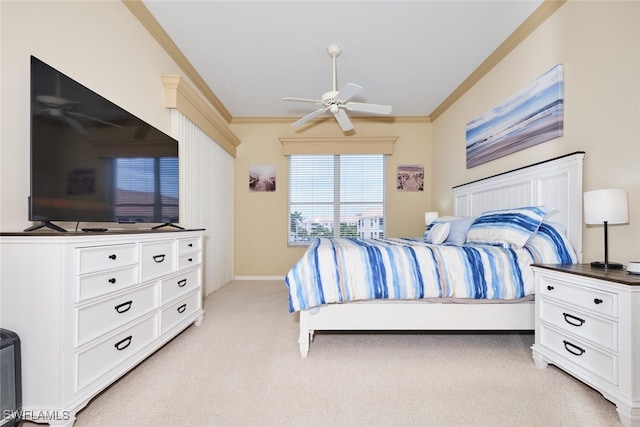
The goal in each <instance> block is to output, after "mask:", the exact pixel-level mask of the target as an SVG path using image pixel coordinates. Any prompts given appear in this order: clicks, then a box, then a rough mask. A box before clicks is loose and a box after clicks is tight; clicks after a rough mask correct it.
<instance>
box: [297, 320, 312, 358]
mask: <svg viewBox="0 0 640 427" xmlns="http://www.w3.org/2000/svg"><path fill="white" fill-rule="evenodd" d="M312 334H313V331H311V330H309V311H308V310H303V311H301V312H300V335H299V336H298V344H299V346H300V355H301V356H302V357H307V355H308V354H309V343H310V336H312Z"/></svg>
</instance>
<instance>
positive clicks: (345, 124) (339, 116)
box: [333, 108, 353, 132]
mask: <svg viewBox="0 0 640 427" xmlns="http://www.w3.org/2000/svg"><path fill="white" fill-rule="evenodd" d="M333 115H334V116H335V118H336V120H337V121H338V124H339V125H340V129H342V131H343V132H346V131H348V130H351V129H353V124H351V120H349V116H347V113H345V112H344V110H343V109H342V108H341V109H339V110H338V112H337V113H334V114H333Z"/></svg>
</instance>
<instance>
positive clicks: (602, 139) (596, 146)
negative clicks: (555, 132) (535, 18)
mask: <svg viewBox="0 0 640 427" xmlns="http://www.w3.org/2000/svg"><path fill="white" fill-rule="evenodd" d="M558 63H562V64H564V87H565V90H564V101H565V121H564V135H563V136H562V137H560V138H557V139H554V140H552V141H548V142H545V143H543V144H540V145H537V146H535V147H531V148H529V149H526V150H523V151H520V152H518V153H514V154H512V155H509V156H507V157H504V158H501V159H498V160H495V161H493V162H490V163H485V164H483V165H480V166H476V167H474V168H472V169H466V167H465V159H466V157H465V124H466V123H467V122H468V121H469V120H471V119H473V118H475V117H477V116H479V115H481V114H483V113H485V112H486V111H488V110H490V109H491V108H493V107H495V106H496V105H498V104H499V103H501V102H502V101H503V100H505V99H506V98H508V97H510V96H511V95H513V94H514V93H515V92H517V91H519V90H520V89H522V88H523V87H525V86H526V85H527V84H529V83H530V82H531V81H533V80H534V79H535V78H537V77H538V76H540V75H541V74H542V73H544V72H545V71H547V70H549V69H550V68H552V67H553V66H554V65H556V64H558ZM432 131H433V135H432V138H433V159H434V160H433V177H437V178H434V179H433V187H432V193H433V199H432V204H433V207H434V209H436V210H440V211H441V212H448V213H451V212H452V210H453V208H452V206H451V203H452V199H451V186H453V185H456V184H460V183H463V182H467V181H471V180H474V179H478V178H481V177H484V176H487V175H492V174H495V173H499V172H503V171H506V170H510V169H513V168H516V167H520V166H524V165H527V164H530V163H534V162H537V161H541V160H545V159H547V158H551V157H555V156H558V155H562V154H566V153H570V152H573V151H585V152H586V156H585V164H584V179H583V182H584V187H583V188H584V191H589V190H595V189H600V188H607V187H621V188H625V189H627V190H628V192H629V215H630V216H629V224H627V225H616V226H611V227H609V258H610V260H611V261H619V262H623V263H626V262H627V261H630V260H640V166H639V165H640V2H615V1H598V2H583V1H569V2H567V3H566V4H565V5H564V6H562V7H561V8H560V9H559V10H558V11H557V12H556V13H555V14H554V15H552V16H551V17H550V18H549V19H548V20H547V21H546V22H544V23H543V24H542V25H541V26H540V27H539V28H538V29H537V30H536V31H535V32H534V33H533V34H532V35H531V36H529V37H528V38H527V39H526V40H525V41H524V42H523V43H522V44H520V45H519V46H518V47H517V48H516V49H515V50H514V51H513V52H511V53H510V54H509V56H508V57H507V58H505V59H504V60H503V61H502V62H500V63H499V64H498V65H497V66H496V67H495V68H494V69H493V70H492V71H491V72H490V73H489V74H488V75H486V76H485V77H484V78H483V79H482V80H481V81H480V82H479V83H478V84H476V85H475V86H474V87H473V88H472V89H471V90H470V91H469V92H467V94H466V95H465V96H464V97H463V98H462V99H460V100H459V101H458V102H456V103H455V104H454V105H453V106H452V107H451V108H450V109H449V110H448V111H446V112H445V113H444V114H443V115H442V116H441V117H439V118H438V119H437V120H435V121H434V123H433V124H432ZM583 249H584V261H585V262H590V261H594V260H602V258H603V228H602V227H601V226H589V227H585V228H584V245H583Z"/></svg>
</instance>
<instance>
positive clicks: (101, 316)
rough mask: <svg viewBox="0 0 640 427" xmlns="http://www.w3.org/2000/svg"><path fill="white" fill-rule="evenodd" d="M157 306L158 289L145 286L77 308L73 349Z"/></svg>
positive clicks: (153, 286) (154, 286)
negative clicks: (76, 328)
mask: <svg viewBox="0 0 640 427" xmlns="http://www.w3.org/2000/svg"><path fill="white" fill-rule="evenodd" d="M157 307H158V295H157V286H156V285H152V286H145V287H143V288H138V289H136V290H135V291H133V292H128V293H126V294H124V295H118V296H116V297H112V298H109V299H107V300H104V301H100V302H98V303H94V304H89V305H85V306H83V307H80V308H78V309H76V312H77V319H78V321H77V322H78V323H77V324H78V330H77V331H78V334H77V337H76V346H81V345H83V344H85V343H87V342H89V341H91V340H92V339H94V338H97V337H99V336H101V335H104V334H105V333H107V332H109V331H112V330H114V329H117V328H119V327H120V326H122V325H124V324H125V323H127V322H130V321H131V320H133V319H135V318H137V317H140V316H142V315H144V314H146V313H148V312H150V311H151V310H153V309H155V308H157Z"/></svg>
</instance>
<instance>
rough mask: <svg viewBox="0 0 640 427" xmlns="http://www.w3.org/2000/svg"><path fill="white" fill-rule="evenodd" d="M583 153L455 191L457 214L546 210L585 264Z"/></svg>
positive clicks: (550, 219)
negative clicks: (509, 209)
mask: <svg viewBox="0 0 640 427" xmlns="http://www.w3.org/2000/svg"><path fill="white" fill-rule="evenodd" d="M583 159H584V152H576V153H572V154H567V155H565V156H562V157H556V158H554V159H550V160H546V161H543V162H539V163H535V164H533V165H530V166H525V167H522V168H519V169H514V170H512V171H509V172H504V173H501V174H498V175H494V176H490V177H487V178H482V179H480V180H477V181H473V182H469V183H467V184H462V185H458V186H455V187H453V198H454V214H455V215H458V216H472V215H474V216H475V215H480V214H481V213H483V212H486V211H489V210H494V209H508V208H516V207H521V206H546V207H547V208H549V209H552V210H553V212H552V214H551V215H550V216H549V217H548V218H547V219H548V220H549V221H553V222H557V223H560V224H562V225H563V226H564V227H565V228H566V230H567V237H568V238H569V240H570V241H571V243H572V244H573V247H574V249H575V250H576V252H577V253H578V259H579V260H580V262H582V164H583Z"/></svg>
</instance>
